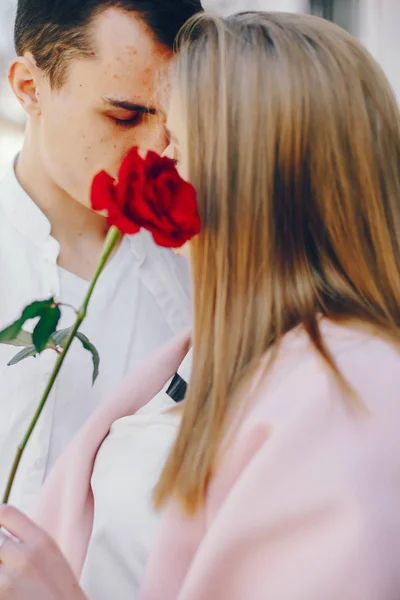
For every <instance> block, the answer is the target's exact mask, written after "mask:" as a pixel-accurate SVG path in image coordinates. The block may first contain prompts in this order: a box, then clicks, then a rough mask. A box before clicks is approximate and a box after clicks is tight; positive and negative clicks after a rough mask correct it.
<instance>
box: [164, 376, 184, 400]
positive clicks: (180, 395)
mask: <svg viewBox="0 0 400 600" xmlns="http://www.w3.org/2000/svg"><path fill="white" fill-rule="evenodd" d="M186 389H187V383H186V381H185V380H184V379H182V377H181V376H180V375H178V373H175V375H174V377H173V379H172V381H171V383H170V384H169V387H168V389H167V394H168V396H170V398H172V400H173V401H174V402H182V400H184V399H185V395H186Z"/></svg>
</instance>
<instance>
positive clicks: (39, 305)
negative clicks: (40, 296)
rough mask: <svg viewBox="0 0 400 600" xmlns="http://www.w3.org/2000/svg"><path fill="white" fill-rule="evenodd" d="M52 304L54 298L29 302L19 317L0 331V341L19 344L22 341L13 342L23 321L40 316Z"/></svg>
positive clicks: (14, 344)
mask: <svg viewBox="0 0 400 600" xmlns="http://www.w3.org/2000/svg"><path fill="white" fill-rule="evenodd" d="M52 306H54V298H49V299H48V300H40V301H35V302H32V303H31V304H29V305H28V306H27V307H25V308H24V310H23V311H22V315H21V316H20V318H19V319H17V320H16V321H14V323H12V324H11V325H9V326H8V327H6V328H5V329H3V330H2V331H0V343H2V344H12V345H13V346H21V345H23V344H22V343H21V344H20V343H13V342H14V341H15V340H16V339H17V338H18V336H19V335H20V333H21V330H22V327H23V326H24V324H25V322H26V321H28V320H29V319H35V318H36V317H40V316H41V315H42V314H43V312H44V311H46V310H48V309H49V308H50V307H52Z"/></svg>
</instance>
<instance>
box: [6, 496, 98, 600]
mask: <svg viewBox="0 0 400 600" xmlns="http://www.w3.org/2000/svg"><path fill="white" fill-rule="evenodd" d="M0 526H1V527H4V528H5V529H6V530H7V531H9V532H10V533H11V534H12V535H13V536H15V538H17V540H15V539H13V538H12V537H8V536H6V535H5V534H4V533H0V600H87V598H86V596H85V594H84V593H83V591H82V590H81V588H80V587H79V583H78V581H77V580H76V578H75V576H74V574H73V573H72V570H71V568H70V567H69V565H68V563H67V561H66V559H65V558H64V556H63V555H62V553H61V551H60V550H59V548H58V546H57V545H56V543H55V542H54V541H53V540H52V539H51V538H50V537H49V536H48V535H47V534H45V533H44V532H43V531H42V530H41V529H40V528H39V527H38V526H37V525H35V524H34V523H33V522H32V521H31V520H30V519H28V517H26V516H25V515H23V514H22V513H21V512H19V511H18V510H17V509H15V508H13V507H11V506H0Z"/></svg>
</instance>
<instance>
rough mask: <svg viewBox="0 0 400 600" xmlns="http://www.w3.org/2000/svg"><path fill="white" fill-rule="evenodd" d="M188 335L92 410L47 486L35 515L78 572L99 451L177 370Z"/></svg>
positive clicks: (85, 542)
mask: <svg viewBox="0 0 400 600" xmlns="http://www.w3.org/2000/svg"><path fill="white" fill-rule="evenodd" d="M189 341H190V332H189V331H187V332H185V333H184V334H182V335H180V336H179V337H177V338H174V339H173V340H172V341H171V342H169V343H168V344H167V345H166V346H164V347H163V348H162V349H161V350H159V351H158V352H157V353H156V354H155V355H154V356H153V357H152V358H151V359H150V360H147V361H146V362H145V363H144V364H143V365H142V366H141V367H139V368H138V369H137V370H136V371H135V372H134V373H132V374H131V375H129V376H128V377H127V378H126V379H125V380H124V382H123V383H122V384H121V385H120V387H119V388H118V389H117V390H116V392H115V394H113V396H112V397H111V398H110V399H109V400H108V401H106V402H105V403H103V404H102V405H101V406H100V407H99V408H98V409H97V410H96V411H95V412H94V413H93V415H92V417H91V418H90V419H89V420H88V422H87V423H86V425H85V426H84V427H83V428H82V430H81V431H80V433H79V434H78V435H77V436H76V438H75V439H74V440H73V441H72V443H71V444H70V446H69V447H68V448H67V449H66V451H65V452H64V454H63V455H62V456H61V458H60V459H59V461H58V462H57V465H56V467H55V469H54V470H53V472H52V473H51V475H50V477H49V478H48V479H47V481H46V483H45V485H44V487H43V490H42V493H41V496H40V499H39V502H38V504H37V506H36V507H35V510H34V512H33V515H32V517H33V519H34V520H35V521H36V522H37V523H39V524H40V525H41V526H42V527H43V528H44V529H45V530H46V531H48V532H49V533H50V534H51V535H52V536H53V537H54V538H55V539H56V540H57V542H58V545H59V546H60V548H61V550H62V551H63V552H64V554H65V556H66V557H67V559H68V561H69V563H70V565H71V567H72V569H73V571H74V572H75V573H76V575H77V576H78V577H79V576H80V573H81V570H82V567H83V563H84V560H85V556H86V551H87V547H88V543H89V539H90V535H91V531H92V526H93V495H92V489H91V486H90V481H91V477H92V471H93V465H94V461H95V458H96V454H97V451H98V449H99V447H100V445H101V443H102V442H103V440H104V438H105V437H106V436H107V434H108V432H109V430H110V427H111V425H112V423H113V422H114V421H116V420H117V419H119V418H121V417H125V416H127V415H131V414H133V413H134V412H135V411H137V410H138V409H139V408H141V407H142V406H144V405H145V404H146V403H147V402H149V400H151V399H152V398H153V397H154V396H155V395H156V394H157V393H158V392H159V391H160V390H161V389H162V387H163V386H164V384H165V383H166V382H167V381H168V380H169V379H170V378H171V377H172V376H173V375H174V374H175V372H176V370H177V368H178V366H179V365H180V363H181V362H182V360H183V359H184V357H185V356H186V354H187V352H188V350H189Z"/></svg>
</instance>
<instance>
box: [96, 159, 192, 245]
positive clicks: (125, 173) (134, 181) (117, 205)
mask: <svg viewBox="0 0 400 600" xmlns="http://www.w3.org/2000/svg"><path fill="white" fill-rule="evenodd" d="M91 202H92V208H93V210H98V211H100V210H106V211H107V213H108V219H107V220H108V223H109V225H110V226H111V225H115V226H116V227H118V229H119V230H120V231H121V232H122V233H127V234H132V233H137V232H138V231H139V230H140V229H141V228H142V227H143V228H144V229H147V230H148V231H150V233H151V234H152V236H153V238H154V241H155V242H156V244H158V245H159V246H166V247H168V248H179V247H180V246H183V245H184V244H185V243H186V242H187V241H189V240H190V239H191V238H192V237H194V236H195V235H197V234H198V233H199V231H200V218H199V214H198V212H197V202H196V191H195V189H194V187H193V186H192V185H191V184H190V183H188V182H187V181H184V180H183V179H182V178H181V177H180V175H179V173H178V171H177V170H176V167H175V164H174V161H173V160H171V159H170V158H166V157H161V156H159V155H158V154H156V153H155V152H151V151H149V152H148V153H147V156H146V158H145V159H143V158H142V157H141V156H140V154H139V152H138V149H137V148H133V149H132V150H131V151H130V152H129V153H128V155H127V156H126V158H125V159H124V160H123V162H122V165H121V168H120V170H119V173H118V180H117V181H115V180H114V179H113V178H112V177H111V176H110V175H109V174H108V173H106V172H105V171H102V172H101V173H99V174H98V175H96V177H95V178H94V180H93V184H92V193H91Z"/></svg>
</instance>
